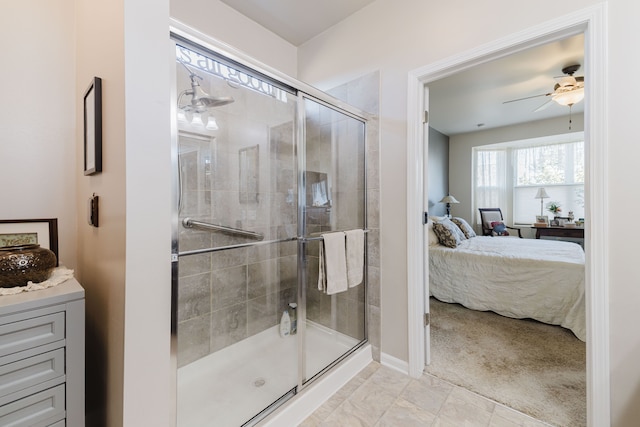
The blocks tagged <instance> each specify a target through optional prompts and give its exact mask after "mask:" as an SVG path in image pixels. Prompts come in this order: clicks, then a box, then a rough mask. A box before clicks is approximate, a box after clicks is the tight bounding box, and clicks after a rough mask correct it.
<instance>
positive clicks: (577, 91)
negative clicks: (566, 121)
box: [503, 64, 584, 112]
mask: <svg viewBox="0 0 640 427" xmlns="http://www.w3.org/2000/svg"><path fill="white" fill-rule="evenodd" d="M578 69H580V64H574V65H569V66H567V67H564V68H563V69H562V73H563V74H564V76H560V77H555V78H556V79H558V83H556V84H555V85H554V87H553V92H549V93H543V94H540V95H533V96H527V97H524V98H518V99H512V100H511V101H505V102H503V104H508V103H510V102H516V101H523V100H525V99H531V98H539V97H541V96H550V97H551V99H549V100H548V101H547V102H545V103H544V104H542V105H541V106H539V107H538V108H536V109H535V110H533V111H534V112H536V111H540V110H543V109H545V108H547V107H548V106H549V104H551V101H555V102H556V103H558V104H560V105H564V106H568V107H569V108H571V106H572V105H573V104H575V103H577V102H580V101H582V99H583V98H584V76H578V77H574V76H573V75H574V74H575V72H576V71H578Z"/></svg>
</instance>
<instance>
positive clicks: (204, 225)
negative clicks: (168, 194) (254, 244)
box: [182, 218, 264, 240]
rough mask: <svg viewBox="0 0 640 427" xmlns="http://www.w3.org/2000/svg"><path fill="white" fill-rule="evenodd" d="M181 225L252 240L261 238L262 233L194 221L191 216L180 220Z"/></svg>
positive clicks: (262, 237) (262, 236)
mask: <svg viewBox="0 0 640 427" xmlns="http://www.w3.org/2000/svg"><path fill="white" fill-rule="evenodd" d="M182 225H183V226H185V227H186V228H196V229H198V230H204V231H214V232H221V233H225V234H229V235H232V236H239V237H248V238H250V239H254V240H263V239H264V235H263V234H260V233H256V232H254V231H249V230H241V229H239V228H233V227H226V226H224V225H217V224H210V223H208V222H202V221H194V220H192V219H191V218H185V219H183V220H182Z"/></svg>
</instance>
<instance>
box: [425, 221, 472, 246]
mask: <svg viewBox="0 0 640 427" xmlns="http://www.w3.org/2000/svg"><path fill="white" fill-rule="evenodd" d="M433 232H434V233H436V236H438V241H440V244H441V245H443V246H446V247H449V248H456V247H457V246H458V245H459V244H460V243H461V242H462V241H463V240H466V239H467V238H466V237H465V235H464V233H463V232H462V230H460V228H459V227H458V226H457V225H455V224H454V223H453V222H451V220H450V219H448V218H445V219H443V220H439V221H434V223H433Z"/></svg>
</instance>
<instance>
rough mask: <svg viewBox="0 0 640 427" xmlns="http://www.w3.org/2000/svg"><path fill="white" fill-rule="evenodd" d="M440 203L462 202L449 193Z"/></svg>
mask: <svg viewBox="0 0 640 427" xmlns="http://www.w3.org/2000/svg"><path fill="white" fill-rule="evenodd" d="M440 203H460V202H459V201H457V200H456V198H455V197H453V196H452V195H451V194H448V195H446V196H444V197H443V198H442V200H440Z"/></svg>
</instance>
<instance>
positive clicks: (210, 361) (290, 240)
mask: <svg viewBox="0 0 640 427" xmlns="http://www.w3.org/2000/svg"><path fill="white" fill-rule="evenodd" d="M205 53H206V52H205ZM205 53H203V52H200V51H194V50H191V49H190V48H187V47H182V46H179V45H178V46H177V51H176V55H177V63H176V75H177V92H178V93H179V94H180V95H179V96H178V111H177V112H178V147H177V149H178V168H179V169H178V170H179V178H180V179H179V197H180V208H179V212H178V232H179V233H178V246H179V253H178V255H179V256H178V285H177V310H176V311H177V314H176V317H177V319H176V322H177V325H176V330H177V331H176V332H177V354H176V356H177V365H178V372H177V379H176V381H177V418H178V426H181V427H187V426H203V425H207V426H220V427H225V426H229V427H237V426H240V425H245V423H248V424H247V425H251V424H252V423H254V422H255V421H256V420H257V418H255V417H258V418H259V417H260V416H261V415H259V414H260V413H261V412H262V411H264V410H266V409H267V408H269V407H270V406H272V405H274V404H275V403H276V402H278V401H279V400H280V399H282V398H285V397H288V396H291V395H293V394H294V393H295V390H296V386H297V385H298V350H297V349H298V340H297V335H290V334H288V333H287V334H285V335H281V334H280V329H279V324H280V320H281V316H282V314H283V313H284V312H285V311H286V310H287V309H288V307H289V304H290V303H296V302H297V284H298V277H297V258H298V257H297V246H296V242H295V240H296V238H297V234H296V233H297V187H296V181H297V176H296V168H297V166H296V158H295V129H296V126H295V118H296V108H297V97H296V96H295V94H292V93H290V92H287V91H286V90H285V89H283V88H281V87H276V86H274V85H273V84H272V83H271V82H269V81H266V80H263V79H260V78H259V76H256V75H252V74H250V71H249V70H244V69H240V68H236V67H234V64H230V63H227V62H224V60H223V59H221V58H217V57H216V56H213V55H208V54H205Z"/></svg>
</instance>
